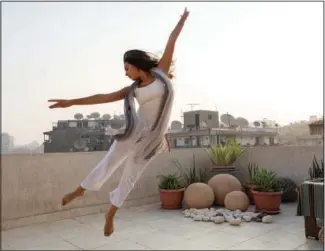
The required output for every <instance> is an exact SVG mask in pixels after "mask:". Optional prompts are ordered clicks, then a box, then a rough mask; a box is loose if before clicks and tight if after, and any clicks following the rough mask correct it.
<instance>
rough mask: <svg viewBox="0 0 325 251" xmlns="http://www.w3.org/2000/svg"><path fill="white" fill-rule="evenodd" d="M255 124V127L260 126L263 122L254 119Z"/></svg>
mask: <svg viewBox="0 0 325 251" xmlns="http://www.w3.org/2000/svg"><path fill="white" fill-rule="evenodd" d="M253 124H254V126H255V127H259V126H261V123H260V122H258V121H254V123H253Z"/></svg>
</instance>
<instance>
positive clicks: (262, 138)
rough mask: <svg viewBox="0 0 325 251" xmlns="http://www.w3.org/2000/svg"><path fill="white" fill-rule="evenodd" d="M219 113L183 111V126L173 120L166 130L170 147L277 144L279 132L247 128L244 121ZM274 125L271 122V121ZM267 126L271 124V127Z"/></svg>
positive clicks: (246, 123)
mask: <svg viewBox="0 0 325 251" xmlns="http://www.w3.org/2000/svg"><path fill="white" fill-rule="evenodd" d="M221 120H222V123H221V122H220V121H219V113H218V111H209V110H196V111H189V112H184V125H183V127H181V126H180V125H179V122H178V121H173V122H172V125H173V123H174V126H171V129H170V130H169V131H168V138H169V141H170V145H171V147H172V148H185V147H202V146H208V145H210V144H222V143H225V142H227V141H228V139H230V138H235V139H236V141H237V142H238V143H239V144H240V145H243V146H255V145H274V144H277V143H278V139H277V136H278V129H277V128H275V127H273V128H270V127H268V126H267V125H265V126H264V127H259V128H256V127H250V126H249V122H248V121H247V120H246V119H245V118H241V117H239V118H237V119H235V118H234V117H233V116H232V115H230V114H228V113H227V114H223V115H222V116H221ZM270 122H272V123H273V121H270ZM272 123H270V124H272Z"/></svg>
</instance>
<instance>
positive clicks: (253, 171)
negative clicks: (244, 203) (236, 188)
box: [243, 163, 259, 205]
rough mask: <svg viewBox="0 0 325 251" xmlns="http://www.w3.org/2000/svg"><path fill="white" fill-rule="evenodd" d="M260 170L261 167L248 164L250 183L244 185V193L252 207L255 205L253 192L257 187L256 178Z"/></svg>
mask: <svg viewBox="0 0 325 251" xmlns="http://www.w3.org/2000/svg"><path fill="white" fill-rule="evenodd" d="M258 170H259V166H258V165H257V164H255V163H249V164H248V182H246V184H244V185H243V187H244V192H245V193H246V194H247V196H248V198H249V201H250V203H251V205H254V204H255V203H254V198H253V193H252V190H253V189H254V188H255V187H256V185H255V176H256V174H257V172H258Z"/></svg>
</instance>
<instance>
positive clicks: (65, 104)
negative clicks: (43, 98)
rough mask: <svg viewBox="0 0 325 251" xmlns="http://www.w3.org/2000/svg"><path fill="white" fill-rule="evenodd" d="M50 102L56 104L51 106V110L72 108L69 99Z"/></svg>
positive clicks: (51, 100)
mask: <svg viewBox="0 0 325 251" xmlns="http://www.w3.org/2000/svg"><path fill="white" fill-rule="evenodd" d="M48 102H55V104H53V105H50V106H49V108H50V109H53V108H66V107H70V106H72V103H71V101H70V100H69V99H50V100H49V101H48Z"/></svg>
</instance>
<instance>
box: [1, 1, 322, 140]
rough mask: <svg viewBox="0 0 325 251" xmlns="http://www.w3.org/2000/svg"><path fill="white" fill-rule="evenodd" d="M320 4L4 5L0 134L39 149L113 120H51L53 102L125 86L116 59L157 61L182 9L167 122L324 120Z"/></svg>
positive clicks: (56, 115)
mask: <svg viewBox="0 0 325 251" xmlns="http://www.w3.org/2000/svg"><path fill="white" fill-rule="evenodd" d="M322 5H323V3H321V2H318V3H316V2H314V3H308V2H305V3H302V2H291V3H284V2H268V3H266V2H259V3H257V2H242V3H240V2H226V3H224V2H210V3H207V2H202V3H184V2H179V3H170V2H169V3H167V2H165V3H148V2H143V3H136V2H134V3H131V2H125V3H118V2H97V3H81V2H79V3H78V2H72V3H71V2H70V3H64V2H57V3H46V2H36V3H35V2H34V3H8V2H6V3H3V4H2V121H1V122H2V131H5V132H8V133H9V134H11V135H13V136H14V137H15V144H27V143H29V142H30V141H32V140H37V141H38V142H39V143H42V142H43V132H44V131H48V130H51V127H52V122H55V121H57V120H63V119H73V115H74V114H75V113H77V112H81V113H83V114H84V115H87V114H89V113H91V112H95V111H97V112H100V113H101V114H104V113H111V114H113V113H114V112H116V113H121V112H122V111H123V102H118V103H115V104H103V105H93V106H74V107H71V108H67V109H55V110H49V109H48V103H47V100H48V99H51V98H76V97H84V96H90V95H93V94H98V93H109V92H112V91H115V90H117V89H119V88H121V87H124V86H126V85H129V84H131V83H132V82H131V81H130V80H129V79H128V78H126V77H125V75H124V74H125V73H124V68H123V60H122V57H123V53H124V52H125V51H126V50H128V49H145V50H148V51H151V52H154V53H161V52H162V51H163V49H164V47H165V44H166V41H167V39H168V36H169V34H170V32H171V31H172V29H173V28H174V26H175V24H176V23H177V21H178V19H179V17H180V15H181V14H182V12H183V8H184V7H186V6H187V7H188V9H189V11H190V16H189V18H188V21H187V23H186V25H185V26H184V29H183V32H182V34H181V35H180V37H179V40H178V41H177V46H176V51H175V59H176V64H175V66H176V71H175V74H176V78H175V80H174V84H175V91H176V99H175V105H174V109H173V115H172V116H173V117H172V118H173V119H177V120H180V119H181V118H180V114H181V110H183V111H184V110H187V109H189V106H187V104H188V103H199V104H200V105H199V106H197V107H196V108H198V109H210V110H215V109H216V108H217V109H218V110H219V112H220V114H222V113H226V112H229V113H230V114H232V115H233V116H235V117H239V116H241V117H245V118H247V119H248V120H250V121H253V120H256V119H263V118H267V119H272V120H276V121H278V122H279V123H280V124H285V123H289V122H290V121H295V120H303V119H305V120H307V119H308V117H309V115H312V114H323V68H322V66H323V17H322V8H323V7H322Z"/></svg>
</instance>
